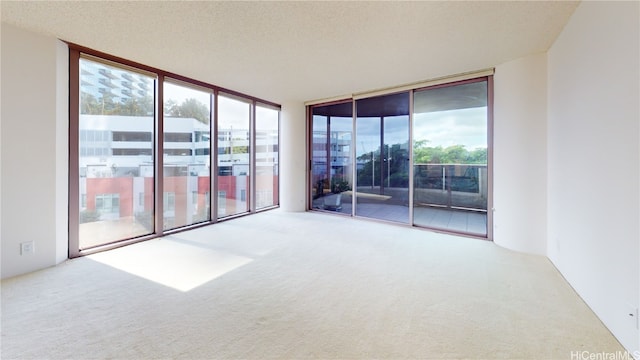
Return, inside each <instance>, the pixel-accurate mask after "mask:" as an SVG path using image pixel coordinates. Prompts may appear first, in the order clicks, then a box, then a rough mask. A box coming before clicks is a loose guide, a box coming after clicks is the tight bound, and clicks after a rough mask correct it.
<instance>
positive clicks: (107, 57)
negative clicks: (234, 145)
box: [66, 42, 281, 258]
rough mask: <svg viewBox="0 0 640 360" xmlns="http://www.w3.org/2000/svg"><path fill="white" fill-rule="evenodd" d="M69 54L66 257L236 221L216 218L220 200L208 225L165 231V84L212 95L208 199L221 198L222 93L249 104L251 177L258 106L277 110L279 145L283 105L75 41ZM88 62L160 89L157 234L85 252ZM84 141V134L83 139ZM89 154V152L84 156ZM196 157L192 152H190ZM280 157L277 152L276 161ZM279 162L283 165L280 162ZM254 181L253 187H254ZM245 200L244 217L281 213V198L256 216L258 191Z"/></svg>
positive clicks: (157, 98)
mask: <svg viewBox="0 0 640 360" xmlns="http://www.w3.org/2000/svg"><path fill="white" fill-rule="evenodd" d="M66 44H67V46H68V49H69V192H68V198H69V209H68V215H69V223H68V224H69V228H68V234H69V249H68V257H69V258H74V257H78V256H83V255H88V254H91V253H95V252H98V251H103V250H108V249H112V248H116V247H120V246H125V245H128V244H131V243H135V242H140V241H145V240H149V239H153V238H157V237H160V236H163V235H167V234H171V233H176V232H181V231H185V230H189V229H193V228H196V227H202V226H207V225H211V224H214V223H216V222H218V221H226V220H227V219H231V218H235V216H233V217H228V218H227V217H225V218H223V219H218V216H217V210H218V207H219V206H218V198H217V197H216V198H215V199H208V200H207V201H208V203H209V204H210V206H208V208H209V215H210V220H209V221H204V222H198V223H195V224H192V225H187V226H183V227H179V228H174V229H169V230H164V229H163V224H162V222H163V216H162V214H163V211H164V204H163V196H164V195H163V194H164V182H163V176H162V171H163V168H164V161H163V157H164V155H163V154H164V138H163V137H164V131H163V130H164V129H163V127H164V112H163V95H164V90H163V87H164V83H165V82H172V83H176V82H178V83H183V84H185V85H186V86H191V87H194V88H202V89H206V90H207V91H209V92H210V93H211V95H210V101H211V104H210V105H211V107H210V109H211V121H210V125H211V129H210V134H211V135H210V136H211V139H210V141H209V142H210V144H209V148H208V154H207V153H206V151H203V152H204V153H205V154H203V155H209V157H210V164H211V166H210V179H211V184H210V190H209V194H217V192H218V189H217V181H216V178H217V175H218V164H217V154H218V148H217V145H218V139H217V133H216V132H215V128H216V125H217V118H218V117H217V103H218V101H217V98H218V96H219V93H223V94H224V95H225V96H230V97H235V98H238V99H241V100H242V101H245V102H247V103H249V104H250V105H251V120H250V130H249V133H248V134H247V135H248V137H249V144H250V159H252V161H251V160H250V162H249V171H250V173H251V174H255V173H256V169H255V166H256V164H255V107H256V105H257V104H260V105H261V106H268V107H270V108H273V109H275V110H277V111H278V143H280V142H281V139H280V116H281V114H280V113H281V105H280V104H277V103H275V102H271V101H268V100H265V99H260V98H257V97H254V96H251V95H248V94H244V93H241V92H238V91H234V90H231V89H227V88H223V87H220V86H217V85H214V84H211V83H208V82H205V81H200V80H196V79H192V78H189V77H186V76H182V75H179V74H175V73H171V72H168V71H165V70H162V69H158V68H155V67H152V66H148V65H145V64H141V63H137V62H134V61H131V60H128V59H124V58H121V57H118V56H114V55H111V54H108V53H104V52H101V51H98V50H94V49H91V48H88V47H85V46H81V45H78V44H75V43H72V42H66ZM81 58H85V59H88V60H91V61H96V62H100V63H104V64H105V65H109V66H115V67H117V68H119V69H123V70H131V71H134V72H137V73H141V74H144V75H150V76H152V77H154V78H155V79H156V82H157V86H156V89H155V99H154V101H155V104H154V110H155V111H154V112H155V114H154V116H155V129H154V131H155V133H154V136H153V138H152V142H153V159H154V164H155V165H154V166H155V169H154V179H153V184H154V186H153V195H152V196H153V202H154V215H155V216H154V218H153V220H152V221H153V222H154V230H153V232H152V233H151V234H148V235H143V236H139V237H134V238H129V239H122V240H119V241H116V242H113V243H108V244H102V245H97V246H94V247H91V248H87V249H80V243H79V225H80V211H81V210H82V209H81V206H80V205H81V204H80V198H81V195H80V174H81V171H80V168H79V164H80V155H81V149H80V148H79V145H80V136H81V135H80V133H79V128H80V127H79V125H80V98H81V96H80V90H81V89H80V82H81V77H82V75H81V73H80V59H81ZM85 136H86V134H85ZM110 137H111V139H110V140H109V142H112V141H114V140H113V136H112V135H111V134H110ZM86 151H87V150H86V149H85V152H86ZM194 152H195V151H194ZM192 155H193V153H192ZM109 156H114V155H113V154H111V153H110V154H109ZM279 156H280V153H279V151H278V158H279ZM278 163H279V161H278ZM253 181H254V180H252V184H253ZM278 188H279V179H278ZM246 197H247V200H248V201H249V202H250V206H249V211H248V212H246V213H243V214H241V215H240V216H245V215H250V214H255V213H256V212H258V211H263V210H269V209H273V208H277V207H279V205H280V202H279V198H278V201H277V203H276V204H274V205H273V206H271V207H269V208H263V209H259V210H258V211H256V209H255V201H254V199H255V198H256V196H255V186H254V185H252V186H250V188H249V189H247V194H246ZM134 201H136V202H139V199H134Z"/></svg>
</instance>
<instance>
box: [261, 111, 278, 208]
mask: <svg viewBox="0 0 640 360" xmlns="http://www.w3.org/2000/svg"><path fill="white" fill-rule="evenodd" d="M278 119H279V111H278V110H276V109H272V108H268V107H262V106H256V209H262V208H265V207H269V206H273V205H277V204H278Z"/></svg>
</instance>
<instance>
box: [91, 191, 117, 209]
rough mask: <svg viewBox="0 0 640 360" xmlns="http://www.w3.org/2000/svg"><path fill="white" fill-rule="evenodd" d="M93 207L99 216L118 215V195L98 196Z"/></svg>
mask: <svg viewBox="0 0 640 360" xmlns="http://www.w3.org/2000/svg"><path fill="white" fill-rule="evenodd" d="M95 205H96V211H97V212H98V213H99V214H120V194H98V195H96V202H95Z"/></svg>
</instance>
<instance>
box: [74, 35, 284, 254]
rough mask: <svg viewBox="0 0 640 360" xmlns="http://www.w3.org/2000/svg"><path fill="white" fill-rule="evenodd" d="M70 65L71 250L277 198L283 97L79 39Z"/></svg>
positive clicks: (136, 237) (244, 210)
mask: <svg viewBox="0 0 640 360" xmlns="http://www.w3.org/2000/svg"><path fill="white" fill-rule="evenodd" d="M69 67H70V81H69V87H70V99H69V103H70V113H69V114H70V115H69V121H70V132H69V143H70V146H69V149H70V151H69V153H70V157H69V163H70V173H69V189H70V191H69V201H70V202H69V203H70V207H69V255H70V256H71V257H75V256H79V255H82V254H86V253H90V252H93V251H97V250H101V249H106V248H111V247H113V246H119V245H120V244H123V243H127V242H133V241H140V240H145V239H149V238H152V237H156V236H160V235H163V234H166V233H169V232H175V231H180V230H182V229H185V228H188V227H193V226H199V225H203V224H210V223H214V222H216V221H218V220H223V219H230V218H232V217H233V216H234V215H241V214H250V213H254V212H255V211H257V210H265V209H269V208H273V207H276V206H278V205H279V185H278V171H279V169H278V165H279V161H278V158H279V156H278V155H279V149H278V144H279V117H280V106H279V105H277V104H274V103H271V102H268V101H266V100H261V99H257V98H253V97H251V96H248V95H243V94H240V93H237V92H234V91H231V90H228V89H221V88H218V87H216V86H214V85H210V84H208V83H205V82H201V81H197V80H193V79H189V78H185V77H183V76H180V75H177V74H172V73H169V72H165V71H163V70H160V69H155V68H152V67H149V66H146V65H142V64H137V63H133V62H130V61H128V60H124V59H120V58H117V57H114V56H111V55H108V54H104V53H99V52H96V51H93V50H90V49H86V48H84V47H80V46H78V45H75V44H69ZM216 115H217V117H216ZM212 134H217V137H212ZM212 174H214V175H215V176H213V177H212ZM253 174H256V176H255V177H253Z"/></svg>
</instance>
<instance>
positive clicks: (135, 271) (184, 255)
mask: <svg viewBox="0 0 640 360" xmlns="http://www.w3.org/2000/svg"><path fill="white" fill-rule="evenodd" d="M153 242H154V243H155V244H153V246H151V243H152V241H147V242H143V243H139V244H134V245H131V246H126V247H122V248H118V249H115V250H111V251H105V252H101V253H97V254H93V255H89V256H87V258H89V259H91V260H94V261H97V262H100V263H102V264H105V265H108V266H111V267H113V268H116V269H118V270H121V271H125V272H127V273H129V274H132V275H135V276H138V277H141V278H143V279H147V280H150V281H153V282H155V283H158V284H161V285H164V286H168V287H170V288H173V289H176V290H179V291H183V292H187V291H189V290H192V289H195V288H196V287H198V286H200V285H202V284H205V283H207V282H209V281H211V280H214V279H216V278H218V277H220V276H222V275H224V274H226V273H228V272H230V271H232V270H234V269H237V268H239V267H241V266H243V265H246V264H248V263H249V262H251V261H253V259H251V258H248V257H244V256H238V255H233V254H230V253H226V252H223V251H216V250H212V249H206V248H203V247H201V246H193V245H189V244H184V243H179V242H176V241H171V240H167V239H162V240H155V241H153Z"/></svg>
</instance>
